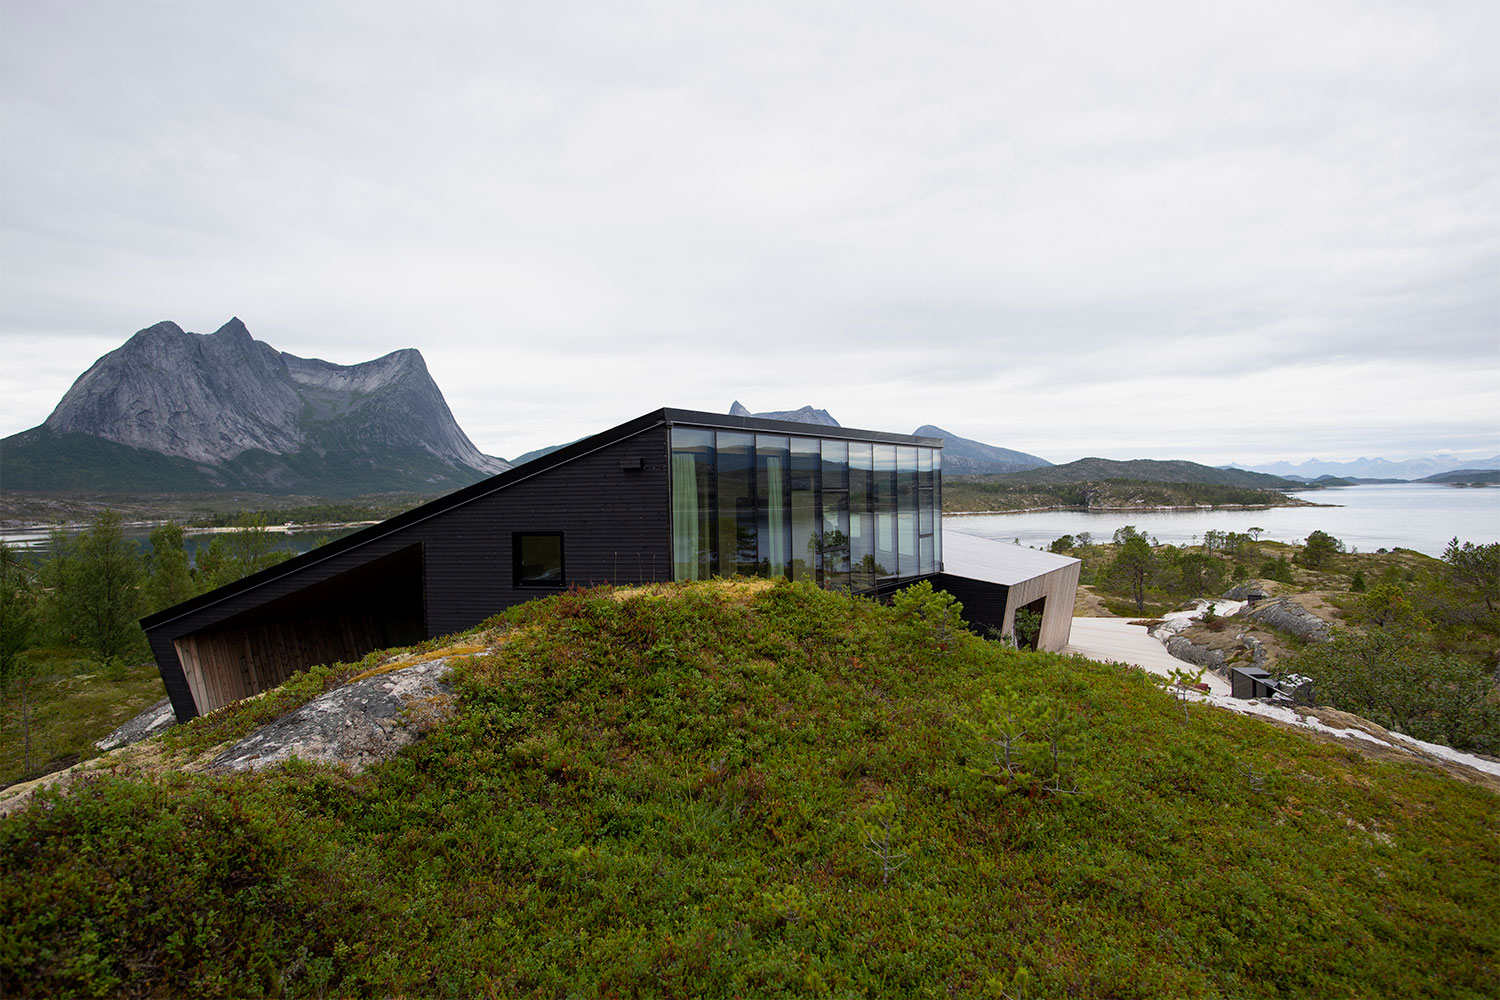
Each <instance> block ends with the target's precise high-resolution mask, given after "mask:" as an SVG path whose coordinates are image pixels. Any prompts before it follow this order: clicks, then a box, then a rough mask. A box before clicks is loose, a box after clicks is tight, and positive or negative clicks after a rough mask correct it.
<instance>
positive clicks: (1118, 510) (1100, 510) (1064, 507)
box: [943, 503, 1344, 517]
mask: <svg viewBox="0 0 1500 1000" xmlns="http://www.w3.org/2000/svg"><path fill="white" fill-rule="evenodd" d="M1342 506H1344V505H1343V504H1341V503H1275V504H1272V503H1253V504H1252V503H1221V504H1188V505H1175V506H1174V505H1161V506H1148V505H1145V504H1136V505H1134V506H1130V507H1080V506H1078V505H1077V504H1053V505H1052V506H1050V507H1010V508H1006V509H1004V510H945V511H943V516H944V517H982V516H985V515H994V514H1048V513H1053V512H1056V511H1071V512H1074V513H1078V514H1122V513H1126V514H1128V513H1132V512H1136V511H1152V512H1165V513H1172V512H1174V511H1213V510H1283V509H1285V508H1288V507H1342Z"/></svg>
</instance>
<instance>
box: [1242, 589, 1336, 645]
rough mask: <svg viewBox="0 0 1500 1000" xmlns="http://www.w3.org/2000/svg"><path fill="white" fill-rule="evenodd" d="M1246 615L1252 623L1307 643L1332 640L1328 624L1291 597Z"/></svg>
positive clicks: (1274, 601)
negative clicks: (1258, 623) (1257, 623)
mask: <svg viewBox="0 0 1500 1000" xmlns="http://www.w3.org/2000/svg"><path fill="white" fill-rule="evenodd" d="M1246 614H1247V617H1249V618H1250V619H1251V620H1252V621H1257V622H1260V623H1261V624H1263V625H1267V626H1269V627H1271V628H1274V629H1278V630H1280V631H1282V632H1286V633H1289V634H1291V635H1294V636H1296V637H1297V638H1299V639H1303V640H1305V641H1307V642H1327V641H1328V640H1329V639H1330V638H1331V636H1330V635H1329V632H1328V623H1327V622H1325V621H1324V620H1323V619H1321V618H1319V617H1318V616H1317V615H1315V614H1313V613H1312V612H1311V611H1308V610H1307V609H1306V608H1304V607H1303V606H1302V605H1300V604H1298V603H1297V602H1296V601H1295V600H1294V599H1292V598H1290V597H1278V598H1276V599H1275V600H1273V601H1269V602H1267V603H1265V604H1262V605H1261V606H1260V607H1258V608H1255V609H1254V610H1253V611H1249V612H1247V613H1246Z"/></svg>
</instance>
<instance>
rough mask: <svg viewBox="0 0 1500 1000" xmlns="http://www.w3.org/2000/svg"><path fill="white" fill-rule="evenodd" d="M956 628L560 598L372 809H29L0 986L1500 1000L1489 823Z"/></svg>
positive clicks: (93, 792) (127, 789)
mask: <svg viewBox="0 0 1500 1000" xmlns="http://www.w3.org/2000/svg"><path fill="white" fill-rule="evenodd" d="M952 611H953V606H952V602H951V601H947V600H945V595H941V594H935V593H932V592H931V591H928V592H926V593H918V594H916V595H914V596H911V597H908V598H906V599H904V600H903V601H900V602H898V603H897V604H896V606H891V607H883V606H880V605H877V604H874V603H872V602H869V601H865V600H860V599H854V598H849V597H846V596H842V595H838V594H832V593H827V592H824V591H821V590H817V589H815V588H812V587H807V586H801V585H794V584H785V583H782V584H775V585H769V584H762V583H748V582H744V581H734V582H726V583H704V584H693V585H685V586H682V587H657V588H651V589H642V590H630V591H610V590H600V591H586V592H572V593H568V594H563V595H560V596H557V597H554V598H551V599H548V600H546V601H541V602H536V603H533V604H530V605H525V606H522V607H519V608H515V609H512V610H511V611H508V612H506V613H505V614H504V615H503V616H501V617H500V618H498V619H496V620H495V621H493V622H492V623H490V624H491V627H499V628H504V629H505V630H507V631H508V635H507V636H506V638H505V641H503V642H501V643H498V644H497V645H496V646H495V647H494V649H493V650H492V651H491V652H488V653H482V654H478V655H473V656H470V657H467V658H465V659H464V660H462V662H461V663H460V664H459V665H458V666H457V667H456V668H455V674H454V683H455V685H456V687H457V689H458V690H459V692H460V693H461V704H462V708H461V712H460V714H459V715H458V717H457V718H455V719H454V720H453V721H451V722H449V723H446V724H444V725H441V726H439V727H437V728H436V729H434V730H433V731H432V732H431V733H429V735H428V736H427V737H426V738H425V739H424V740H422V741H420V742H418V743H416V744H414V745H412V746H411V747H408V748H407V749H406V750H404V751H403V752H402V753H401V754H400V755H399V756H397V757H395V758H393V759H391V760H389V761H386V762H384V763H382V764H379V765H376V766H374V767H372V768H370V769H369V770H367V771H366V772H364V773H363V774H361V775H359V776H350V775H347V774H345V773H343V772H341V771H339V770H337V769H333V768H326V767H311V766H307V765H293V766H289V767H285V768H281V769H277V770H274V771H271V772H269V773H266V774H262V775H258V776H257V775H241V776H224V777H201V776H200V777H187V776H182V777H176V778H169V779H165V780H159V781H154V782H145V781H126V780H121V779H115V778H102V779H98V780H96V781H93V782H90V783H88V784H87V785H85V786H83V787H82V788H75V789H74V790H73V791H72V792H71V793H69V794H50V793H49V794H45V795H43V796H41V797H40V798H39V799H38V800H37V801H36V802H35V803H34V804H33V805H32V806H30V807H29V808H27V809H25V810H23V811H22V812H20V813H19V814H17V815H15V816H12V817H10V818H8V819H5V820H3V821H0V921H3V922H4V925H5V926H6V927H7V928H8V933H7V934H6V935H5V936H4V938H3V939H0V993H3V995H5V996H7V997H11V996H16V997H25V996H42V995H94V994H119V995H162V996H182V995H192V996H213V995H220V996H261V995H289V996H327V995H408V996H455V997H458V996H462V997H469V996H504V997H510V996H537V997H541V996H565V995H621V996H623V995H642V996H643V995H652V996H668V997H672V996H676V997H688V996H724V997H728V996H773V995H784V996H808V995H837V996H877V995H878V996H936V995H961V996H1000V995H1006V994H1008V995H1010V996H1012V997H1018V996H1026V997H1036V996H1062V995H1067V996H1077V997H1156V996H1181V997H1191V996H1204V997H1208V996H1251V997H1262V996H1263V997H1281V996H1329V997H1336V996H1344V997H1359V996H1406V995H1445V996H1476V997H1477V996H1483V995H1486V994H1488V993H1489V991H1490V989H1491V987H1492V986H1493V983H1494V982H1495V980H1496V976H1497V974H1500V967H1497V955H1500V931H1497V928H1500V906H1497V902H1496V895H1495V893H1494V891H1493V887H1494V875H1495V872H1496V871H1497V865H1500V849H1497V846H1496V840H1495V838H1494V836H1493V820H1494V816H1495V815H1496V814H1497V813H1500V808H1497V807H1500V800H1497V797H1496V795H1495V794H1494V793H1492V792H1490V791H1488V790H1486V789H1484V788H1480V787H1475V786H1471V785H1465V784H1461V783H1459V782H1456V781H1454V780H1453V779H1451V778H1450V777H1447V776H1445V775H1442V774H1438V773H1435V772H1430V771H1427V770H1425V769H1423V768H1421V767H1417V766H1410V765H1404V764H1396V763H1389V762H1380V761H1372V760H1367V759H1364V758H1360V757H1357V756H1355V755H1354V754H1353V753H1352V752H1351V751H1349V750H1348V749H1346V748H1344V747H1342V746H1337V745H1331V744H1324V743H1316V742H1312V741H1310V740H1308V739H1306V738H1305V737H1303V736H1302V735H1300V734H1295V733H1289V732H1285V731H1282V730H1280V729H1277V728H1274V727H1271V726H1268V725H1266V724H1264V723H1262V722H1259V721H1257V720H1248V719H1244V718H1240V717H1238V716H1235V715H1232V714H1231V713H1227V712H1217V711H1211V710H1206V709H1203V710H1199V709H1192V710H1191V712H1190V717H1189V719H1188V723H1187V724H1184V714H1183V707H1182V706H1181V705H1179V704H1177V703H1176V702H1174V701H1173V699H1172V698H1171V697H1170V696H1169V695H1167V694H1165V693H1163V692H1162V691H1161V690H1160V689H1159V688H1158V687H1157V686H1156V685H1154V684H1152V683H1151V682H1150V681H1149V680H1148V679H1147V678H1146V677H1145V676H1144V675H1143V674H1141V673H1140V672H1139V671H1136V670H1133V669H1128V668H1123V667H1121V666H1119V665H1109V664H1097V663H1092V662H1089V661H1085V660H1081V659H1078V658H1072V657H1063V656H1059V655H1055V654H1047V653H1024V652H1018V651H1015V650H1010V649H1005V648H1003V647H1001V646H1000V645H999V644H996V643H989V642H985V641H983V640H981V639H979V638H978V637H975V636H972V635H970V634H968V633H967V632H966V631H965V630H963V629H958V628H954V627H953V621H954V619H953V616H952ZM330 669H332V668H330ZM339 669H340V670H342V669H344V668H339ZM332 677H333V674H332V673H320V672H317V671H313V672H309V673H308V674H306V675H303V676H302V677H300V678H299V679H298V680H297V681H295V682H294V684H293V685H292V688H293V689H294V690H293V691H292V692H290V693H277V694H276V695H273V696H272V698H273V699H274V698H285V699H287V701H286V702H283V704H286V703H290V702H291V701H295V700H297V699H298V698H302V697H303V696H304V695H306V694H307V692H309V691H311V690H312V689H313V688H317V687H320V686H321V685H323V684H324V683H327V682H329V681H330V680H331V678H332ZM1005 699H1012V700H1013V703H1014V704H1017V705H1020V706H1022V707H1023V712H1022V714H1023V716H1024V717H1025V719H1029V720H1030V721H1029V722H1027V725H1029V726H1032V725H1034V726H1036V727H1037V728H1036V731H1035V735H1034V736H1028V737H1025V738H1024V739H1023V740H1022V742H1023V743H1024V744H1025V748H1024V749H1023V750H1019V751H1018V752H1019V753H1021V754H1023V755H1024V756H1023V757H1022V758H1021V759H1022V763H1023V764H1024V770H1025V773H1026V774H1028V775H1030V776H1031V777H1030V778H1028V779H1026V781H1024V782H1023V781H1022V780H1021V779H1019V778H1015V780H1013V781H1006V782H1004V784H1005V786H1006V788H1005V790H1004V792H1003V793H997V784H999V782H997V780H996V778H995V774H996V773H997V772H995V770H994V750H995V744H994V743H993V742H992V741H990V742H986V741H985V740H983V739H981V738H980V736H981V735H982V734H983V733H985V732H988V729H987V720H992V719H993V718H994V717H995V711H996V708H995V706H997V705H999V704H1001V703H1003V702H1004V701H1005ZM268 700H270V699H268ZM251 704H252V703H246V704H245V705H242V706H241V707H240V708H239V709H237V710H236V711H238V712H240V713H244V712H250V711H253V712H254V713H255V714H254V719H258V718H260V717H262V713H263V711H264V710H263V709H262V708H260V707H258V706H257V707H253V708H252V707H251ZM1032 709H1036V711H1035V712H1032ZM1043 709H1045V711H1043ZM1027 713H1030V714H1029V715H1028V714H1027ZM247 719H248V717H245V716H236V714H235V712H226V713H225V714H224V715H223V716H222V717H221V718H219V719H215V718H214V717H212V716H211V717H209V719H207V720H203V721H202V723H200V724H197V725H195V726H189V727H184V729H183V731H182V733H181V734H179V735H178V736H177V737H176V739H177V740H178V741H179V745H180V746H182V747H189V746H191V747H203V746H205V745H206V743H207V742H208V741H210V740H212V739H227V738H230V737H231V736H232V735H233V734H235V733H237V732H239V731H240V730H241V728H242V727H243V726H245V725H247V724H253V721H254V719H250V720H249V721H248V722H247ZM1023 721H1024V720H1023ZM1054 745H1055V747H1056V749H1055V753H1054V749H1053V748H1054ZM1246 767H1248V768H1250V771H1249V772H1246V770H1245V768H1246ZM1247 773H1248V774H1249V775H1251V776H1252V777H1253V779H1254V780H1253V781H1252V780H1250V779H1249V778H1247ZM1058 775H1060V776H1061V778H1062V781H1061V782H1060V783H1057V782H1054V781H1053V778H1054V777H1055V776H1058ZM1013 777H1014V775H1013ZM1033 781H1034V783H1032V782H1033ZM1057 784H1060V785H1061V788H1060V789H1059V790H1056V791H1054V790H1051V789H1050V788H1049V787H1046V786H1049V785H1057ZM1075 789H1076V791H1077V792H1078V793H1079V794H1062V791H1063V790H1067V791H1072V790H1075Z"/></svg>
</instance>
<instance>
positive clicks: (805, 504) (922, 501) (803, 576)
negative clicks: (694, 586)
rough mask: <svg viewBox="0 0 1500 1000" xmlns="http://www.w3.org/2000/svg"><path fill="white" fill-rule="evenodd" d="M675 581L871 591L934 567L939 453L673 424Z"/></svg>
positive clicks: (938, 555)
mask: <svg viewBox="0 0 1500 1000" xmlns="http://www.w3.org/2000/svg"><path fill="white" fill-rule="evenodd" d="M671 468H672V558H673V575H674V577H675V578H676V579H678V580H702V579H706V578H708V577H711V576H715V575H722V576H733V575H736V574H738V575H745V576H766V577H783V578H787V579H792V580H806V581H808V582H811V583H817V584H819V585H821V586H824V587H834V588H843V589H850V590H854V591H868V590H873V589H875V588H876V587H877V586H878V585H879V584H880V583H881V582H883V581H891V580H896V579H901V578H910V577H915V576H921V575H925V574H929V573H935V572H937V571H938V569H939V568H940V567H941V565H942V517H941V510H942V507H941V504H942V451H941V450H940V449H936V448H926V447H921V446H917V445H905V444H899V445H898V444H878V443H871V442H868V441H849V440H846V439H841V438H836V437H823V436H817V437H813V436H807V437H791V436H785V435H780V434H759V433H753V432H747V431H728V430H710V429H708V428H703V427H688V426H674V427H673V428H672V462H671Z"/></svg>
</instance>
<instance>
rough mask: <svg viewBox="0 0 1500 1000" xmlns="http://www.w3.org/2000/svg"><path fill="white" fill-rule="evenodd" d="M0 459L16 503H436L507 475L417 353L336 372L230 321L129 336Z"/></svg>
mask: <svg viewBox="0 0 1500 1000" xmlns="http://www.w3.org/2000/svg"><path fill="white" fill-rule="evenodd" d="M0 453H3V457H4V469H5V487H6V488H7V489H20V490H97V491H120V490H132V491H163V492H176V491H194V490H216V489H255V490H259V491H262V492H271V493H286V492H301V493H319V494H324V495H351V494H355V493H364V492H376V491H396V490H402V491H418V492H446V491H448V490H451V489H455V488H457V487H459V486H463V485H467V484H468V483H472V482H476V481H478V480H479V479H482V478H484V477H485V476H488V475H492V474H493V473H496V472H502V471H504V470H505V469H507V468H509V467H510V466H509V464H508V463H506V462H505V461H503V460H501V459H497V458H492V457H490V456H488V455H484V454H482V453H481V452H480V451H479V449H477V448H475V447H474V444H473V442H471V441H470V440H469V438H468V437H467V435H465V434H464V432H463V431H462V430H461V429H460V428H459V426H458V424H457V422H456V421H455V420H454V419H453V414H452V412H451V411H449V409H448V404H447V402H446V401H445V400H444V399H443V394H442V392H441V391H440V390H439V389H438V387H437V384H436V383H434V382H433V380H432V376H431V375H430V374H428V371H427V365H426V363H425V362H424V361H423V360H422V355H421V353H419V352H418V351H416V350H411V349H408V350H401V351H395V352H393V353H391V354H387V355H385V356H384V357H381V358H376V359H375V360H374V361H367V362H364V363H363V364H357V365H347V366H346V365H336V364H331V363H329V362H327V361H320V360H317V359H308V358H299V357H296V356H295V355H292V354H287V353H286V352H284V351H277V350H276V349H275V348H273V347H271V346H270V345H269V344H266V343H263V342H261V341H258V340H256V339H254V338H253V337H251V336H250V331H249V330H247V329H246V328H245V325H244V323H242V322H240V320H239V319H238V318H235V319H231V320H230V321H229V322H228V323H225V324H224V325H223V326H222V327H220V328H219V329H218V330H217V331H215V332H214V333H211V334H207V335H205V334H197V333H187V332H185V331H184V330H183V329H182V328H181V327H179V326H178V325H177V324H176V323H172V322H161V323H157V324H156V325H155V326H151V327H147V328H146V329H144V330H141V331H139V332H138V333H136V334H135V335H134V336H133V337H131V338H130V339H129V340H128V341H126V342H125V344H124V345H123V346H121V347H120V348H118V349H116V350H114V351H111V352H110V353H109V354H106V355H105V356H104V357H102V358H100V359H99V360H98V361H96V362H95V363H94V364H93V366H92V367H90V368H89V370H88V371H86V372H84V373H83V374H82V375H81V376H79V378H78V380H77V381H76V382H74V383H73V387H72V388H71V389H69V390H68V391H67V393H66V394H65V395H64V396H63V398H62V401H61V402H59V403H58V404H57V408H56V409H54V410H53V411H52V414H51V415H50V416H49V417H48V418H47V419H46V421H45V422H43V423H42V424H41V425H40V426H38V427H34V428H32V429H31V430H28V431H22V432H21V433H19V434H14V435H12V436H10V437H8V438H6V439H5V440H4V441H0Z"/></svg>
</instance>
